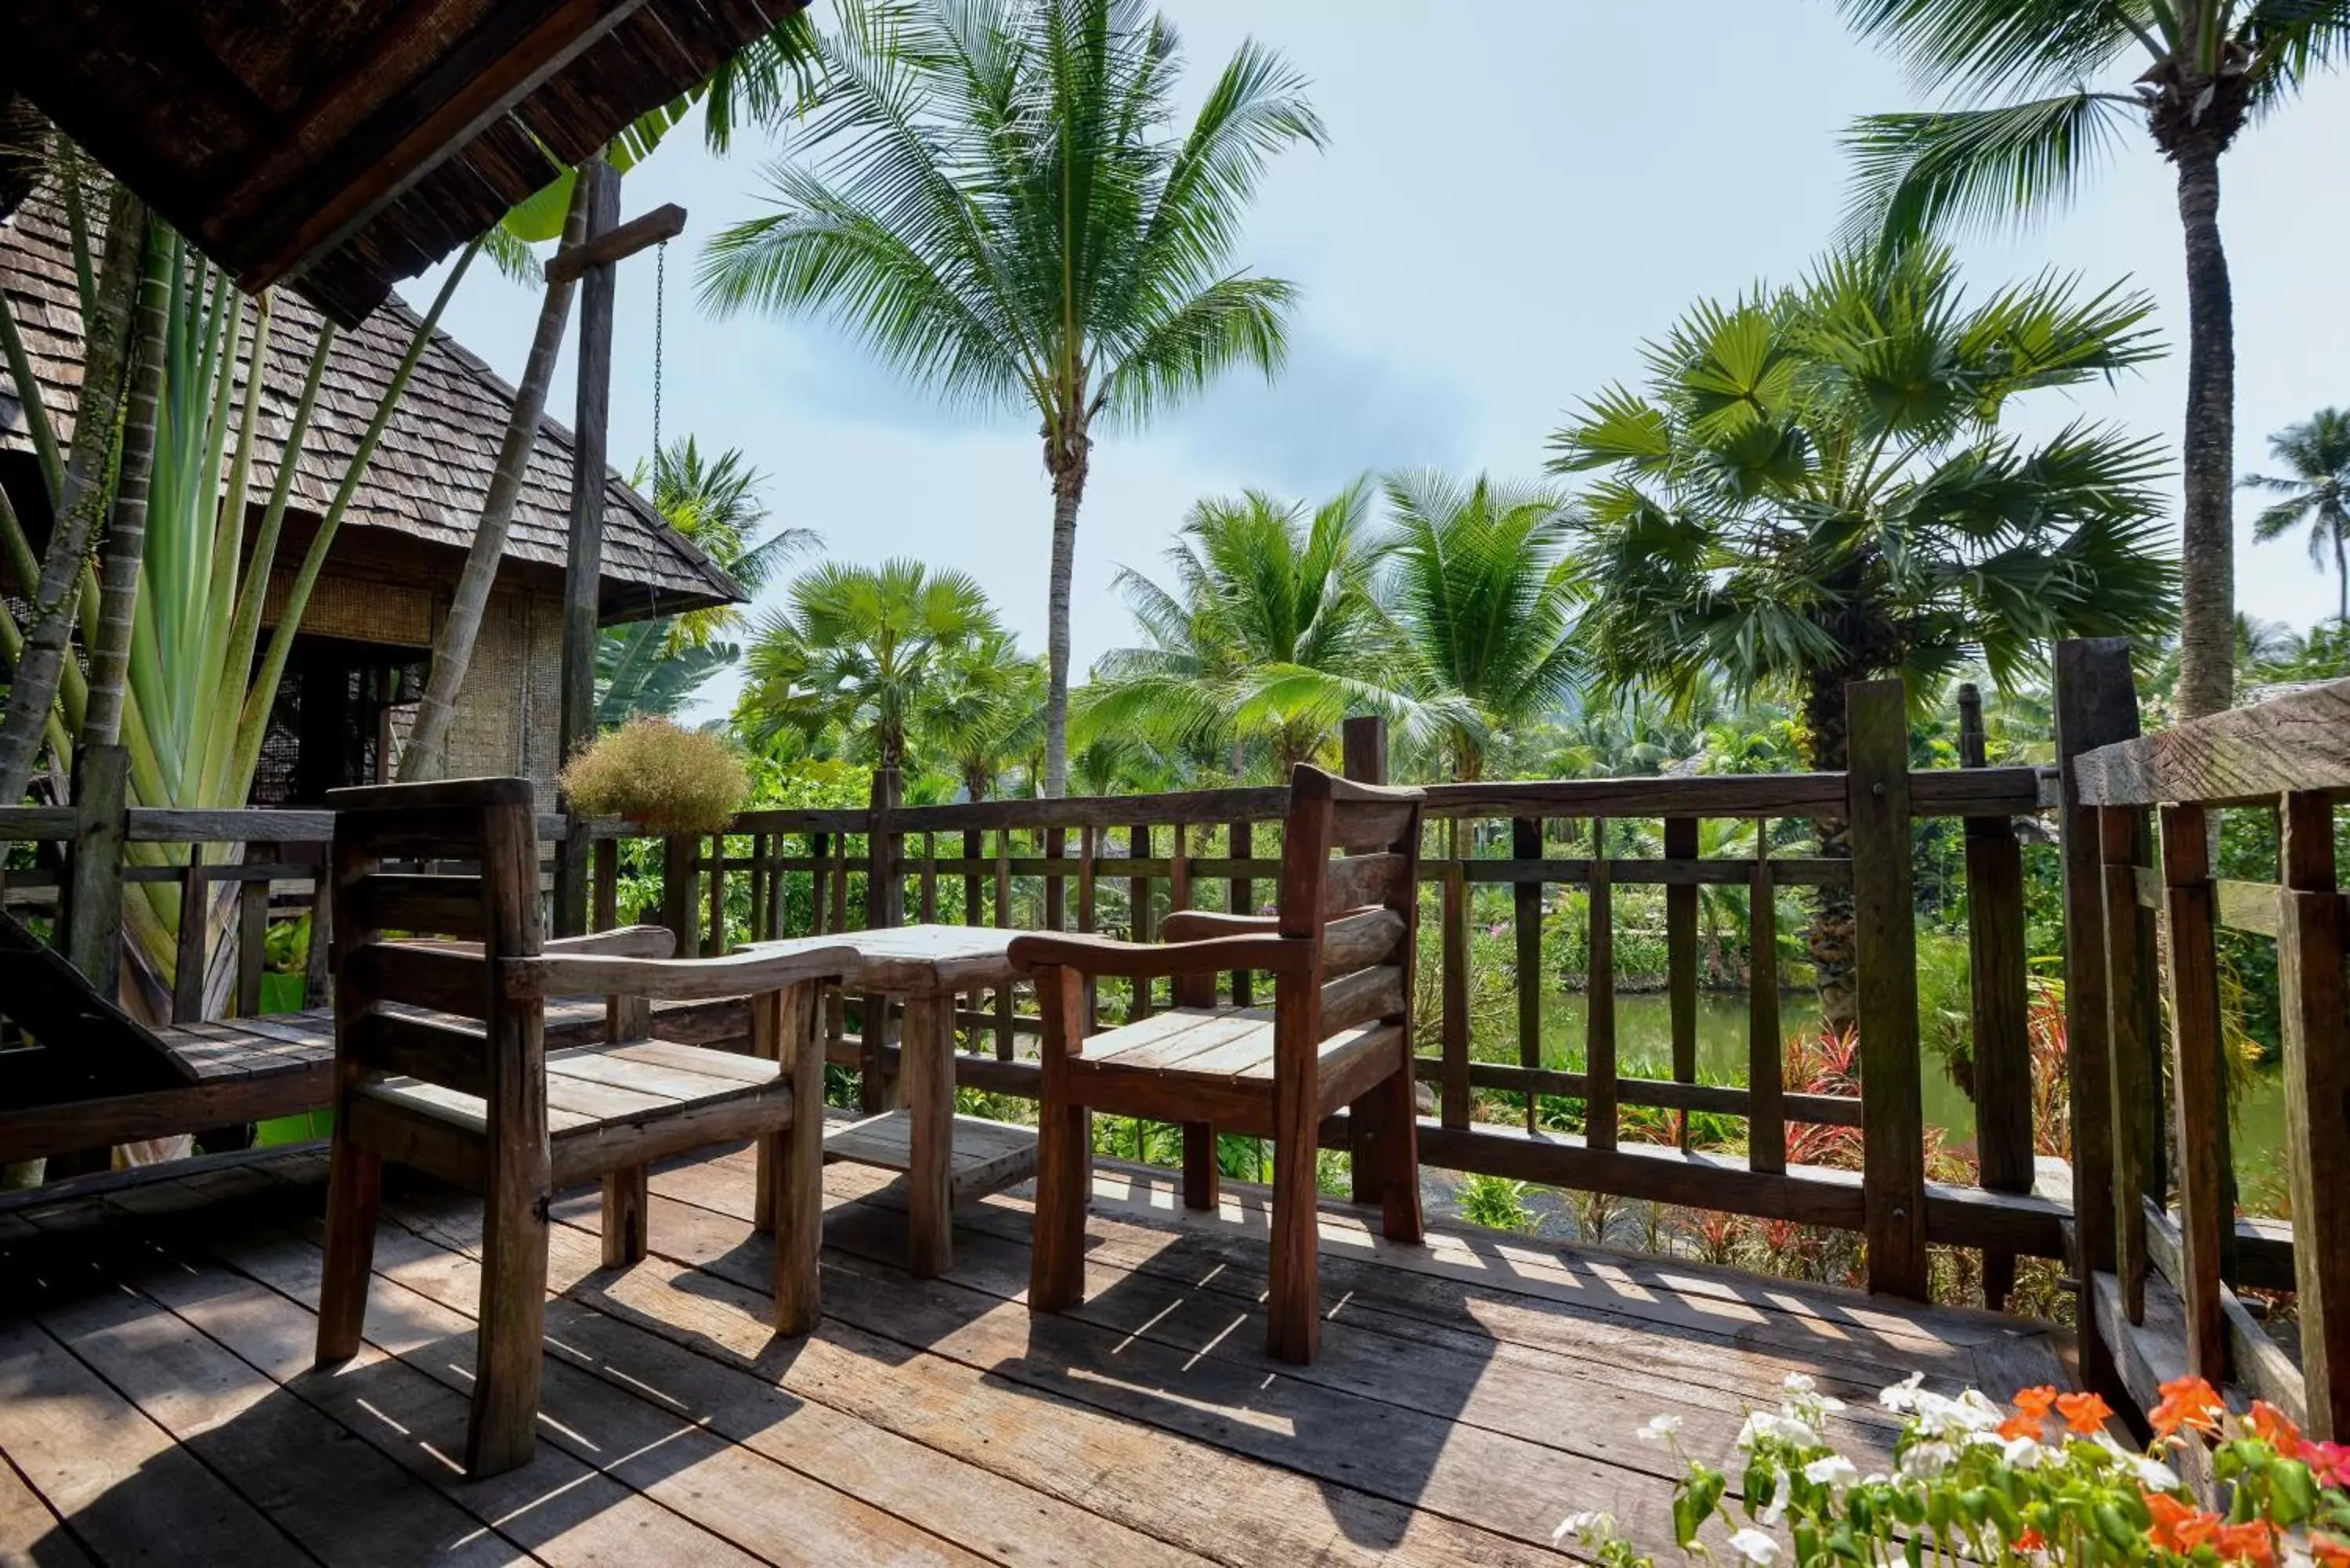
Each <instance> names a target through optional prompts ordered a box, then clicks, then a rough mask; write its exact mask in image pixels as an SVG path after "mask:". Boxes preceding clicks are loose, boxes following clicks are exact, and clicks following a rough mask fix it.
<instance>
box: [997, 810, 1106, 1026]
mask: <svg viewBox="0 0 2350 1568" xmlns="http://www.w3.org/2000/svg"><path fill="white" fill-rule="evenodd" d="M995 924H996V928H997V929H999V930H1009V929H1012V924H1013V921H1012V830H1011V829H1010V828H1008V827H999V828H997V829H996V830H995ZM1138 983H1139V982H1138ZM1012 1044H1013V1042H1012V987H1011V986H1010V985H1008V984H1006V985H999V986H997V987H996V988H995V1059H996V1060H997V1061H999V1062H1009V1061H1011V1060H1012V1056H1013V1049H1012Z"/></svg>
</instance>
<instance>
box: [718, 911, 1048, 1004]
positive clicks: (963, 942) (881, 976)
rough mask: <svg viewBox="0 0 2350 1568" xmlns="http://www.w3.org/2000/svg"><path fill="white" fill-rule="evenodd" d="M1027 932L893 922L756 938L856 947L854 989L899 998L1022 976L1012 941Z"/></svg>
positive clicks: (766, 946) (788, 945)
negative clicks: (779, 937) (816, 933)
mask: <svg viewBox="0 0 2350 1568" xmlns="http://www.w3.org/2000/svg"><path fill="white" fill-rule="evenodd" d="M1022 934H1023V933H1022V932H1019V931H1016V930H1011V929H1003V928H1001V927H995V926H941V925H917V926H891V927H889V928H887V929H880V930H869V931H829V932H827V933H826V934H824V935H822V936H815V937H789V938H785V940H781V941H773V942H752V943H749V944H747V946H748V947H749V948H750V949H752V950H756V951H759V952H791V951H794V950H798V949H802V948H822V947H851V948H854V949H856V950H857V955H858V962H857V964H856V966H855V967H854V968H853V969H852V970H850V971H849V972H848V973H847V974H845V975H843V976H842V977H841V984H842V986H843V987H844V988H846V989H847V990H850V991H871V992H889V993H890V994H892V995H899V996H936V995H942V994H945V993H947V992H958V991H972V990H976V989H978V988H981V987H983V986H991V985H1000V984H1002V983H1003V982H1004V981H1010V980H1013V979H1014V978H1016V974H1017V971H1015V970H1014V968H1013V964H1012V952H1011V949H1012V940H1013V939H1014V937H1017V936H1020V935H1022Z"/></svg>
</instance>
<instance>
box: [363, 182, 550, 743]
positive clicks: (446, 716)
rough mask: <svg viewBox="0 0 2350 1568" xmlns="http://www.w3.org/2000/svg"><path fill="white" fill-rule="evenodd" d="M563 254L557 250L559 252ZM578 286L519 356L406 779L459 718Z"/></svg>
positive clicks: (545, 306) (543, 312)
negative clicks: (518, 372) (518, 378)
mask: <svg viewBox="0 0 2350 1568" xmlns="http://www.w3.org/2000/svg"><path fill="white" fill-rule="evenodd" d="M587 185H588V182H587V181H585V180H578V181H575V182H573V184H572V192H571V207H570V210H569V211H568V212H567V213H566V214H565V215H564V219H563V244H562V246H561V249H562V250H568V249H570V248H571V247H572V246H574V245H576V244H579V242H580V241H581V240H582V239H584V238H585V237H586V236H587ZM558 254H560V252H558ZM576 287H577V285H576V283H574V282H572V281H568V280H567V281H565V282H562V283H551V284H548V285H547V286H546V299H545V301H543V302H542V303H541V304H540V306H539V307H538V330H537V331H536V334H535V335H534V336H533V337H532V338H531V340H530V358H528V359H526V360H525V361H524V364H523V372H522V382H521V384H520V385H519V386H517V387H516V388H515V400H514V407H513V409H512V410H511V411H510V412H509V413H508V414H507V416H506V433H505V439H504V441H503V442H502V443H500V445H499V447H498V465H497V468H496V469H495V471H494V472H492V473H491V475H490V491H489V493H488V495H486V496H485V497H484V498H483V501H482V518H481V522H480V524H479V525H477V526H476V527H475V528H474V530H473V547H472V548H471V549H470V550H468V551H467V552H466V554H465V567H464V570H463V573H462V574H460V575H459V576H458V578H457V589H456V592H455V593H454V594H453V595H452V597H451V598H450V601H449V619H448V621H447V622H446V623H445V624H444V625H443V626H442V628H441V639H440V644H439V646H438V647H436V648H435V649H433V650H432V674H431V675H430V676H429V677H428V678H427V679H426V680H425V683H424V698H423V701H421V702H420V703H418V704H417V708H416V720H415V722H414V724H413V725H412V726H411V728H410V730H409V732H408V749H407V750H406V751H405V752H403V753H401V754H400V782H401V783H403V784H413V783H415V782H416V781H418V780H420V779H430V778H434V777H437V776H438V775H439V774H440V772H441V768H442V754H443V753H444V752H445V751H446V749H447V746H448V741H449V723H450V721H451V720H452V719H454V718H455V717H456V713H457V695H458V693H459V691H462V690H463V687H464V684H465V672H466V670H469V669H470V668H472V666H473V643H474V641H475V639H478V638H479V637H480V635H481V630H482V615H483V612H484V610H486V609H487V608H488V607H489V603H490V588H491V587H492V586H493V585H494V583H495V582H496V580H497V575H498V564H499V563H500V562H501V561H503V560H504V558H505V551H506V534H507V532H508V530H509V529H510V528H511V526H512V525H513V523H514V513H515V499H516V498H517V497H518V496H519V495H520V494H521V493H522V482H523V475H524V473H525V471H527V470H528V469H529V467H530V452H531V447H532V446H533V444H534V443H536V441H537V439H538V427H539V421H541V420H542V419H543V418H544V417H545V416H546V391H547V387H548V384H549V383H551V382H552V381H553V380H554V379H555V361H556V357H557V355H559V354H560V353H561V352H562V348H563V328H564V325H565V323H567V321H569V320H570V318H571V296H572V293H573V291H574V289H575V288H576Z"/></svg>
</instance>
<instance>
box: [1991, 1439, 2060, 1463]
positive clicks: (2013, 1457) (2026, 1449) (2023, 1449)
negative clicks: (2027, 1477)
mask: <svg viewBox="0 0 2350 1568" xmlns="http://www.w3.org/2000/svg"><path fill="white" fill-rule="evenodd" d="M1991 1436H1992V1437H1993V1438H1998V1436H1999V1434H1997V1433H1996V1432H1994V1433H1992V1434H1991ZM2000 1458H2002V1459H2005V1460H2006V1461H2007V1462H2008V1463H2009V1464H2010V1465H2012V1466H2013V1467H2014V1468H2015V1469H2020V1470H2030V1469H2039V1468H2040V1467H2041V1466H2042V1465H2043V1464H2044V1463H2046V1462H2047V1459H2048V1450H2047V1449H2044V1448H2043V1447H2042V1446H2041V1444H2040V1439H2039V1438H2031V1437H2024V1438H2006V1439H2005V1440H2003V1441H2002V1442H2001V1443H2000Z"/></svg>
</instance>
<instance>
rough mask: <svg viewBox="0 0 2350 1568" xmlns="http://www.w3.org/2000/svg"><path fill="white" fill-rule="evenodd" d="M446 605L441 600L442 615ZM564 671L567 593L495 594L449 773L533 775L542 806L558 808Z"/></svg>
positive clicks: (453, 734)
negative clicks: (563, 599) (561, 595)
mask: <svg viewBox="0 0 2350 1568" xmlns="http://www.w3.org/2000/svg"><path fill="white" fill-rule="evenodd" d="M443 613H445V606H436V607H435V614H434V619H435V620H436V622H437V621H438V620H439V618H440V617H441V615H442V614H443ZM562 676H563V605H562V603H561V601H560V600H557V599H555V598H552V597H546V596H544V595H538V594H521V593H515V592H511V591H501V592H498V593H494V594H493V595H491V596H490V602H489V605H488V607H487V608H485V609H484V611H483V614H482V634H481V637H480V639H478V640H477V641H476V642H475V643H474V644H473V662H472V664H471V665H470V666H468V667H467V669H466V671H465V684H464V687H463V690H462V691H460V693H459V695H458V699H457V716H456V718H455V720H454V721H453V722H452V723H451V725H450V727H449V762H448V771H449V776H450V777H452V778H467V777H480V776H482V775H484V774H515V775H518V776H520V777H523V778H526V779H529V780H531V781H532V782H533V783H534V784H537V785H538V795H539V805H540V806H541V808H542V809H544V810H548V811H552V810H553V809H554V808H555V774H556V767H557V763H556V754H555V753H556V745H557V742H558V740H559V738H560V736H559V728H558V726H559V723H560V721H561V717H562V703H563V690H562Z"/></svg>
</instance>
